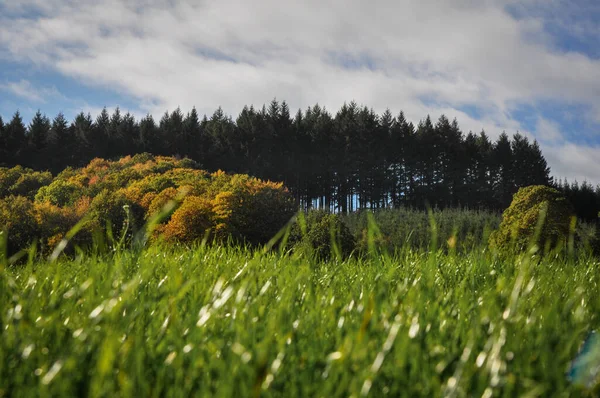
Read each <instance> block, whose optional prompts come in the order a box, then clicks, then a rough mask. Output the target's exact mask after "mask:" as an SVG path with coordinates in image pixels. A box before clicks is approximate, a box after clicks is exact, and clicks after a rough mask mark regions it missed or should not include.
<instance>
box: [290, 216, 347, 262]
mask: <svg viewBox="0 0 600 398" xmlns="http://www.w3.org/2000/svg"><path fill="white" fill-rule="evenodd" d="M304 220H305V221H304V222H305V227H306V229H305V230H304V231H303V227H302V225H301V224H302V221H298V222H296V223H295V224H294V225H293V227H292V231H291V234H290V240H289V243H290V245H291V246H293V247H295V249H296V250H301V251H306V252H308V253H311V254H312V255H314V256H315V258H317V259H319V260H325V259H328V258H330V257H331V256H332V255H333V254H335V250H334V246H333V244H335V246H336V247H337V249H338V250H339V253H340V254H341V255H342V257H348V256H349V255H350V254H351V253H352V252H353V251H354V249H355V248H356V240H355V239H354V236H353V235H352V233H351V232H350V230H349V229H348V227H347V226H346V224H345V223H344V222H343V221H342V218H341V217H340V216H339V215H338V214H332V213H329V212H326V211H324V210H313V211H309V212H308V213H307V214H306V215H305V216H304Z"/></svg>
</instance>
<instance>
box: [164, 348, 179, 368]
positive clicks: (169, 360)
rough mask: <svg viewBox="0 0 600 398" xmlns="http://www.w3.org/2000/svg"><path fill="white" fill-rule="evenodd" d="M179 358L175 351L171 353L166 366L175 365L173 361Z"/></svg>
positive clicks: (166, 360)
mask: <svg viewBox="0 0 600 398" xmlns="http://www.w3.org/2000/svg"><path fill="white" fill-rule="evenodd" d="M176 356H177V353H176V352H175V351H173V352H171V353H170V354H169V355H168V356H167V359H165V364H166V365H171V364H172V363H173V361H174V360H175V357H176Z"/></svg>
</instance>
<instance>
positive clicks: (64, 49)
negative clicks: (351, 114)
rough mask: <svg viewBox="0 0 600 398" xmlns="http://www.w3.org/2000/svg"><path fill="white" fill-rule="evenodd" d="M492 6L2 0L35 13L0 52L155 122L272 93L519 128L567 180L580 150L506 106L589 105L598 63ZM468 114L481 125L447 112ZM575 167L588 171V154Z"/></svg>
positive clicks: (5, 38)
mask: <svg viewBox="0 0 600 398" xmlns="http://www.w3.org/2000/svg"><path fill="white" fill-rule="evenodd" d="M506 5H514V1H513V0H505V1H492V0H485V1H477V0H453V1H443V2H440V1H433V0H404V1H392V0H374V1H372V2H363V1H358V0H350V1H348V0H346V1H342V0H331V1H326V2H324V1H317V0H307V1H302V2H300V1H298V2H288V3H286V4H285V6H282V3H281V2H280V1H275V0H260V1H258V0H257V1H253V2H248V1H241V0H219V1H212V2H196V1H191V0H179V1H177V0H173V1H169V2H163V1H159V0H131V1H128V2H122V1H117V0H81V1H74V0H63V1H60V0H49V1H41V0H14V1H11V3H10V6H9V7H10V8H11V10H12V11H13V12H15V13H18V12H22V11H23V10H26V9H31V8H35V9H37V10H38V12H39V13H40V14H41V16H40V17H39V18H34V19H31V18H29V19H25V18H14V17H13V18H8V17H7V18H2V17H0V53H4V54H3V55H2V54H0V56H10V57H11V58H13V59H17V60H21V61H25V62H32V63H35V64H37V65H41V66H43V67H49V68H53V69H56V70H57V71H58V72H60V73H63V74H65V75H67V76H71V77H76V78H77V79H79V80H80V81H82V82H84V83H85V84H89V85H97V86H101V87H110V88H112V89H114V90H117V91H119V92H120V93H122V94H125V95H128V96H133V97H135V98H137V99H138V101H139V104H140V110H139V111H140V112H141V113H145V112H151V113H153V114H154V115H155V117H160V115H161V114H162V113H163V112H164V111H165V110H167V109H169V110H173V109H174V108H176V107H177V106H181V107H182V109H183V110H186V109H190V108H191V107H192V106H194V105H195V106H197V107H198V109H199V111H201V112H204V113H211V112H212V111H213V110H214V109H215V108H216V107H217V106H219V105H221V106H222V107H223V108H224V109H225V111H227V112H229V113H232V114H234V115H235V114H236V113H237V112H239V111H240V110H241V108H242V106H243V105H246V104H255V105H260V104H262V103H264V102H268V101H269V100H270V99H272V98H273V97H277V98H278V99H281V100H283V99H285V100H286V101H288V103H289V104H290V106H291V107H292V108H298V107H301V108H306V107H307V106H309V105H313V104H315V103H317V102H318V103H319V104H321V105H324V106H326V107H327V108H328V109H329V110H332V111H335V110H337V109H338V108H339V106H340V105H341V104H342V103H343V102H344V101H350V100H356V101H357V102H359V103H364V104H366V105H368V106H372V107H373V108H374V109H375V110H376V111H382V110H384V109H385V108H387V107H390V108H391V109H392V110H393V111H394V112H397V111H399V110H401V109H402V110H404V111H405V113H406V115H407V117H408V118H409V119H410V120H412V121H414V122H417V121H418V120H419V119H421V118H423V117H424V116H425V115H426V114H427V113H430V114H431V116H432V117H433V118H434V119H435V118H437V117H438V116H439V115H440V114H441V113H445V114H446V115H448V116H449V117H451V118H453V117H457V119H458V121H459V123H460V125H461V127H462V128H463V129H464V130H465V131H469V130H472V131H475V132H477V131H480V130H481V129H485V130H486V131H487V132H488V133H489V134H490V135H491V136H492V137H495V136H497V135H498V134H499V133H500V132H501V131H502V130H507V132H509V133H511V132H515V131H516V130H521V131H525V133H527V134H533V135H535V136H536V137H537V138H538V139H540V141H542V142H551V143H552V144H553V145H555V146H553V147H550V149H549V150H550V151H552V150H553V149H552V148H559V147H558V146H556V145H557V143H558V142H559V141H560V142H562V144H561V145H562V148H564V149H565V150H564V152H560V151H558V150H556V151H555V152H553V155H551V156H548V159H549V162H550V164H551V166H552V168H553V171H554V173H555V174H556V175H560V174H564V175H570V174H569V173H574V172H575V171H576V170H575V169H574V165H576V163H573V162H571V161H569V159H568V156H570V155H575V154H578V155H581V151H582V150H583V148H581V147H576V148H577V150H575V149H572V148H571V147H569V146H568V145H572V144H569V143H568V142H567V141H564V142H563V141H561V137H562V134H561V132H560V129H559V126H557V125H556V124H555V123H553V122H552V121H551V120H548V119H546V118H543V117H542V118H540V119H539V121H538V124H537V126H536V131H534V132H529V131H526V129H524V128H523V126H521V125H520V124H519V123H518V122H517V121H515V120H514V119H513V118H512V117H511V112H510V111H511V110H512V109H513V108H514V105H513V104H515V103H520V104H534V103H535V102H536V101H538V100H543V99H553V100H556V99H558V100H564V101H569V102H571V103H580V104H587V105H589V104H593V103H595V102H596V101H597V98H598V96H599V95H600V61H598V60H594V59H592V58H590V57H588V56H586V55H584V54H579V53H561V52H558V51H555V50H554V49H553V46H552V40H551V38H550V37H549V36H548V35H547V34H546V33H545V32H544V29H543V23H544V20H543V19H542V18H541V17H540V16H539V15H533V16H532V17H530V18H521V19H519V20H517V19H515V18H514V17H512V16H511V15H510V14H509V13H507V12H506V11H505V9H504V7H505V6H506ZM525 5H527V6H528V7H529V8H530V9H531V7H538V6H539V0H527V2H526V3H525ZM559 6H562V4H561V3H560V2H559V1H558V2H557V1H556V0H555V1H554V2H553V3H552V4H551V5H550V6H546V8H547V10H555V9H557V7H559ZM5 7H6V6H5ZM548 7H554V8H548ZM547 10H546V11H547ZM582 29H583V28H582ZM586 29H587V28H586ZM588 31H589V29H587V30H586V32H588ZM2 47H4V50H1V49H2ZM350 64H351V66H352V67H348V66H349V65H350ZM424 99H428V100H429V101H423V100H424ZM472 106H476V107H477V109H478V110H479V111H480V113H481V115H482V116H481V117H478V118H475V117H470V116H469V115H467V114H466V113H464V112H462V111H461V110H460V109H464V108H463V107H472ZM592 106H593V105H592ZM580 159H581V157H580ZM583 159H585V161H586V162H588V163H586V164H587V168H591V167H592V166H593V167H595V168H598V167H597V165H598V161H597V160H595V159H598V158H593V157H592V156H584V157H583ZM578 161H579V160H578ZM582 167H583V166H582ZM596 181H598V182H600V178H598V180H596Z"/></svg>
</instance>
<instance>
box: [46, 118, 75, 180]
mask: <svg viewBox="0 0 600 398" xmlns="http://www.w3.org/2000/svg"><path fill="white" fill-rule="evenodd" d="M72 144H73V140H72V138H71V137H70V134H69V124H68V122H67V119H66V118H65V115H63V113H62V112H60V113H59V114H58V115H57V116H56V117H55V118H54V120H53V121H52V127H51V128H50V134H49V135H48V141H47V143H46V147H47V148H48V153H49V156H50V161H49V165H50V171H52V172H53V173H58V172H60V171H61V170H62V169H64V168H65V167H66V166H68V165H69V164H71V162H70V161H71V160H72V159H71V156H72V153H73V151H72Z"/></svg>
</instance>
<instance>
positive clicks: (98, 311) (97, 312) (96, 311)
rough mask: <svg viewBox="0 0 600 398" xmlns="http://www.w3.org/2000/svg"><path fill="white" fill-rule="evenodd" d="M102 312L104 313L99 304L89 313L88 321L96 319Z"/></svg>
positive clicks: (101, 305) (102, 306)
mask: <svg viewBox="0 0 600 398" xmlns="http://www.w3.org/2000/svg"><path fill="white" fill-rule="evenodd" d="M102 311H104V304H100V305H99V306H97V307H96V308H94V310H93V311H92V312H90V316H89V317H90V319H94V318H96V317H97V316H98V315H100V314H101V313H102Z"/></svg>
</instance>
